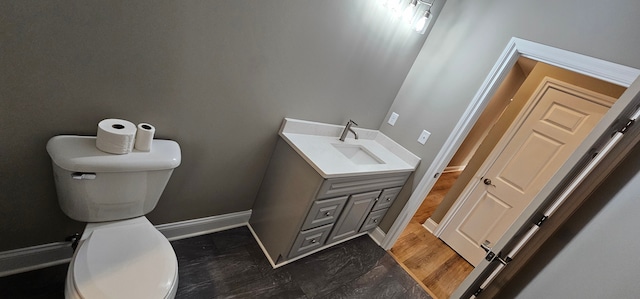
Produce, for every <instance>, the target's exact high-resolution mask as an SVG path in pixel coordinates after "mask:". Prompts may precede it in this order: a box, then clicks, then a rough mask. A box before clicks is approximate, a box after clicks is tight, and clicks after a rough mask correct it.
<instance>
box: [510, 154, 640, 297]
mask: <svg viewBox="0 0 640 299" xmlns="http://www.w3.org/2000/svg"><path fill="white" fill-rule="evenodd" d="M639 155H640V146H636V148H635V149H634V150H633V151H631V152H630V153H629V158H627V159H626V161H624V162H622V163H621V164H620V166H619V168H618V169H616V170H615V171H614V172H613V174H612V175H611V176H610V177H609V178H608V179H607V180H605V182H604V183H603V185H602V186H601V187H599V188H598V189H597V190H596V191H595V192H594V194H593V195H592V196H591V197H590V198H589V199H588V200H587V201H586V203H585V204H584V205H583V206H582V207H581V208H580V209H579V210H578V211H577V212H576V213H575V214H574V215H573V216H571V218H570V219H569V221H568V223H567V224H566V225H564V226H563V227H562V228H561V229H560V230H559V231H558V232H557V233H556V234H555V235H554V236H552V237H551V239H550V240H548V241H547V242H546V243H545V245H544V246H543V247H542V249H541V250H540V252H538V253H537V254H536V255H535V256H534V257H533V258H532V260H531V261H530V262H529V263H528V264H527V266H525V268H524V269H522V270H521V271H520V273H519V274H518V275H517V276H516V277H515V278H514V280H513V281H512V282H510V283H509V287H505V288H504V289H503V293H502V294H500V296H499V297H500V298H513V297H516V298H638V274H639V272H640V270H639V269H638V266H639V265H640V258H638V252H640V241H639V240H638V237H637V236H638V227H640V218H639V217H638V211H640V200H638V198H639V196H638V186H640V159H638V158H637V157H638V156H639Z"/></svg>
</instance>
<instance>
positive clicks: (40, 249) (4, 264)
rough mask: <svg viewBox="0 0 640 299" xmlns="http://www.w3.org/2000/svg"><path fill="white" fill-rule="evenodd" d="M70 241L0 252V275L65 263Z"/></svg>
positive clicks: (69, 257) (70, 253) (69, 249)
mask: <svg viewBox="0 0 640 299" xmlns="http://www.w3.org/2000/svg"><path fill="white" fill-rule="evenodd" d="M71 256H73V249H71V242H57V243H49V244H44V245H38V246H32V247H26V248H19V249H14V250H9V251H4V252H0V277H4V276H9V275H13V274H17V273H22V272H27V271H31V270H36V269H41V268H46V267H50V266H55V265H60V264H64V263H67V262H69V261H70V260H71Z"/></svg>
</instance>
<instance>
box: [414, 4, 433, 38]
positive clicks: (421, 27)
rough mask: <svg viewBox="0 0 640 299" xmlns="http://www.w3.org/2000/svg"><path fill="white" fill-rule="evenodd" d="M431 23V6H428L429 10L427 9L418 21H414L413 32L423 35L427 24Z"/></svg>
mask: <svg viewBox="0 0 640 299" xmlns="http://www.w3.org/2000/svg"><path fill="white" fill-rule="evenodd" d="M430 21H431V6H429V9H427V10H426V11H425V12H424V14H423V15H422V16H421V17H420V19H418V21H416V25H415V26H414V28H413V29H414V30H415V31H416V32H420V34H424V32H425V31H426V30H427V26H428V25H429V22H430Z"/></svg>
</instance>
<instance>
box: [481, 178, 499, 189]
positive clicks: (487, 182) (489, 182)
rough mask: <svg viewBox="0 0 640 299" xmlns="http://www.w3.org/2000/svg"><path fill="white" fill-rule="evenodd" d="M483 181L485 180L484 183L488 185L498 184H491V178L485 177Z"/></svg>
mask: <svg viewBox="0 0 640 299" xmlns="http://www.w3.org/2000/svg"><path fill="white" fill-rule="evenodd" d="M483 182H484V184H485V185H487V186H494V187H495V186H496V185H494V184H491V179H484V181H483Z"/></svg>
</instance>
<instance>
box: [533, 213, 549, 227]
mask: <svg viewBox="0 0 640 299" xmlns="http://www.w3.org/2000/svg"><path fill="white" fill-rule="evenodd" d="M547 219H549V217H548V216H545V215H542V217H540V219H538V221H536V225H537V226H538V227H540V226H542V224H543V223H544V222H545V221H546V220H547Z"/></svg>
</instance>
